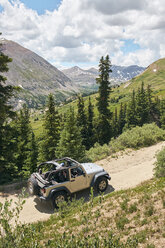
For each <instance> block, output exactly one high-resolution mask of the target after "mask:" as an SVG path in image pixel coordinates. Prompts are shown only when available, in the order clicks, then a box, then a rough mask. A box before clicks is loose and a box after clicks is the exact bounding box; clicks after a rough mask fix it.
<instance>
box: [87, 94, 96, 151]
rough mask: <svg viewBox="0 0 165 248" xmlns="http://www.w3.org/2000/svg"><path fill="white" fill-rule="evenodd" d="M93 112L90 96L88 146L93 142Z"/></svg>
mask: <svg viewBox="0 0 165 248" xmlns="http://www.w3.org/2000/svg"><path fill="white" fill-rule="evenodd" d="M93 118H94V112H93V105H92V103H91V98H90V97H89V102H88V147H87V149H89V148H91V147H92V146H93V145H94V143H95V132H94V124H93Z"/></svg>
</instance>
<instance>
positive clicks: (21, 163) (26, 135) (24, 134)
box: [16, 105, 32, 175]
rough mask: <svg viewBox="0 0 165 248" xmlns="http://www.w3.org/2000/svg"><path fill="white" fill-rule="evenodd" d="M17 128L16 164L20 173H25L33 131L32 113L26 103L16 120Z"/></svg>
mask: <svg viewBox="0 0 165 248" xmlns="http://www.w3.org/2000/svg"><path fill="white" fill-rule="evenodd" d="M16 128H17V134H16V138H17V152H16V165H17V167H18V171H19V173H20V175H23V168H26V160H27V158H28V154H29V142H30V134H31V132H32V129H31V126H30V113H29V109H28V108H27V106H26V105H24V106H23V108H22V109H21V110H20V113H19V115H18V118H17V120H16Z"/></svg>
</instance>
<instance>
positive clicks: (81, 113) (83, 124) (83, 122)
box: [77, 95, 88, 148]
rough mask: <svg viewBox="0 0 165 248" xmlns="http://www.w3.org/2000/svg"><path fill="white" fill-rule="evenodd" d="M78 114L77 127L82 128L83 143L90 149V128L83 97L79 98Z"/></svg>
mask: <svg viewBox="0 0 165 248" xmlns="http://www.w3.org/2000/svg"><path fill="white" fill-rule="evenodd" d="M77 107H78V113H77V125H78V126H79V127H80V132H81V137H82V143H83V145H84V146H85V147H86V148H88V127H87V116H86V114H85V108H84V100H83V97H82V96H80V95H79V96H78V105H77Z"/></svg>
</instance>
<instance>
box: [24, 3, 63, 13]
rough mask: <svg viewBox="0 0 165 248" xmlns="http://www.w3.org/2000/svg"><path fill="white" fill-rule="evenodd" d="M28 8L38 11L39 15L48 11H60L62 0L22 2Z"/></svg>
mask: <svg viewBox="0 0 165 248" xmlns="http://www.w3.org/2000/svg"><path fill="white" fill-rule="evenodd" d="M21 2H22V3H24V4H25V5H26V6H27V7H28V8H31V9H33V10H36V11H37V12H38V14H39V15H42V14H44V13H45V11H46V10H49V11H53V10H55V9H58V7H59V5H60V3H61V0H21Z"/></svg>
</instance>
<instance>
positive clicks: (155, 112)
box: [146, 85, 160, 126]
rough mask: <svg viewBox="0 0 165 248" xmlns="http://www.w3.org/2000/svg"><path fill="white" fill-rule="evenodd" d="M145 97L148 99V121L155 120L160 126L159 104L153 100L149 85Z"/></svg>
mask: <svg viewBox="0 0 165 248" xmlns="http://www.w3.org/2000/svg"><path fill="white" fill-rule="evenodd" d="M146 95H147V99H148V115H149V122H155V123H156V124H157V125H158V126H160V111H159V110H160V109H159V107H160V106H159V104H158V105H157V101H154V100H153V97H152V90H151V85H148V86H147V93H146Z"/></svg>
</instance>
